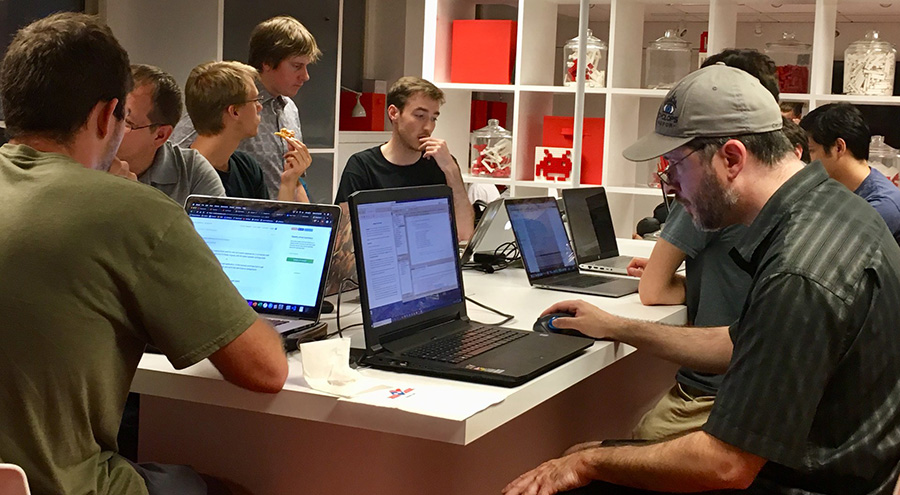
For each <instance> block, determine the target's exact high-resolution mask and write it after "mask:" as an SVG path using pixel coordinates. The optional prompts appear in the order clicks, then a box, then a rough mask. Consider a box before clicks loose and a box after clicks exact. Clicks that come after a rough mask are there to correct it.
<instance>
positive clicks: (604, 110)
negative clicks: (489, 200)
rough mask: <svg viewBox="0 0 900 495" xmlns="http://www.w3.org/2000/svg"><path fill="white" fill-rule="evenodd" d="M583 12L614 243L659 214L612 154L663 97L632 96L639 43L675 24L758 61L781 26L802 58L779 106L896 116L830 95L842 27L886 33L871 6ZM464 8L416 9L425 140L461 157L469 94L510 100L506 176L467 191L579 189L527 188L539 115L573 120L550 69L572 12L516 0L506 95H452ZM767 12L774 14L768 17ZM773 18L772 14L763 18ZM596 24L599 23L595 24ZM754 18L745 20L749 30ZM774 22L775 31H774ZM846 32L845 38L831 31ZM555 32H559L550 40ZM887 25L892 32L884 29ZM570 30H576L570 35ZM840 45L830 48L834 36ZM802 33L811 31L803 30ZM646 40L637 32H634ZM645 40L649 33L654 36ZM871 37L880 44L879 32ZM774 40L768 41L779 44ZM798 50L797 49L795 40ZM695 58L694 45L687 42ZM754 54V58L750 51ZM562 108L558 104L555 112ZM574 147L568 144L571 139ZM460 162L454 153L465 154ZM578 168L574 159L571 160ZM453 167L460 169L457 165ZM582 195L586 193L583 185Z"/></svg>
mask: <svg viewBox="0 0 900 495" xmlns="http://www.w3.org/2000/svg"><path fill="white" fill-rule="evenodd" d="M588 1H589V3H590V7H591V8H590V12H591V13H590V16H591V20H590V25H589V27H590V29H591V30H592V31H593V33H594V35H595V36H597V37H599V38H601V39H603V40H606V41H607V42H608V44H609V54H608V67H607V85H608V87H607V88H587V89H586V90H585V91H584V94H585V107H584V110H585V115H589V114H591V113H594V114H599V115H601V116H603V117H604V118H605V129H606V133H605V136H604V146H603V175H602V177H603V180H602V185H603V186H604V187H605V188H606V191H607V193H608V197H609V199H610V208H611V210H612V212H613V219H614V223H615V228H616V232H617V233H618V236H619V237H630V235H631V232H632V231H633V229H634V226H635V224H636V223H637V221H638V220H639V219H641V218H643V217H644V216H647V215H649V214H650V212H651V211H652V209H653V207H655V206H656V205H657V204H659V202H661V201H662V198H661V197H660V195H661V192H660V191H659V189H657V188H653V187H649V186H647V185H645V184H646V183H648V182H649V181H650V180H649V179H650V176H651V174H652V172H653V171H654V170H655V166H656V165H655V163H649V162H645V163H637V164H635V163H632V162H629V161H627V160H625V159H624V158H623V157H622V151H623V150H624V149H625V148H626V147H627V146H629V145H630V144H631V143H633V142H634V141H636V140H637V139H638V138H639V137H640V136H642V135H644V134H645V133H647V132H650V131H652V129H653V125H654V122H655V118H656V112H657V109H658V107H659V104H660V103H661V102H662V100H663V98H664V97H665V95H666V91H665V90H651V89H644V88H641V82H642V74H643V49H644V47H645V46H646V44H647V41H648V40H649V39H653V38H655V37H656V36H658V35H661V34H662V29H660V27H661V26H664V25H665V24H666V23H668V24H670V25H674V24H679V23H680V24H682V25H685V26H690V30H691V32H692V36H695V37H696V38H698V39H699V33H700V32H702V31H708V36H709V38H708V41H709V44H708V53H710V54H714V53H717V52H719V51H721V50H723V49H725V48H728V47H735V46H746V47H753V48H758V49H762V48H763V47H764V42H765V41H773V40H774V39H777V38H776V37H775V36H776V35H775V33H774V31H772V30H776V31H777V23H776V21H777V20H778V19H783V20H784V22H785V23H790V26H791V27H790V28H786V29H787V30H794V29H793V28H794V27H795V26H797V27H800V28H802V29H803V30H804V33H809V34H811V36H812V44H813V55H812V66H811V81H810V93H809V94H782V96H781V99H782V100H783V101H797V102H803V103H805V104H806V107H807V108H810V109H811V108H815V107H816V106H818V105H822V104H825V103H830V102H839V101H844V102H850V103H854V104H864V105H869V104H872V105H876V104H877V105H900V97H864V96H847V95H835V94H831V80H832V63H833V60H834V58H835V55H838V58H840V56H842V54H843V48H844V47H845V46H846V44H847V43H849V42H850V41H853V40H855V39H858V38H859V37H861V35H857V33H858V32H859V31H860V30H862V29H863V27H862V26H860V25H859V24H850V23H852V21H854V19H855V18H858V17H851V14H845V13H844V12H845V11H846V12H852V16H860V15H866V13H867V12H871V15H870V16H869V17H865V18H864V19H868V21H879V22H883V23H888V22H890V21H889V19H885V18H884V15H885V14H886V13H889V14H890V15H893V16H895V19H894V20H896V19H897V18H900V4H898V6H897V7H893V6H889V7H882V6H881V5H880V3H884V2H878V1H873V0H841V1H838V0H809V1H806V2H772V1H768V2H760V1H740V2H739V1H738V0H699V1H698V0H691V1H680V2H679V1H674V2H673V1H672V0H605V1H592V0H588ZM476 3H484V2H483V1H474V0H425V9H424V36H423V39H424V42H423V64H422V76H423V77H424V78H425V79H428V80H431V81H434V82H435V84H437V85H438V86H439V87H441V88H442V89H444V90H445V92H446V93H447V104H445V105H444V107H443V108H442V114H441V118H440V122H439V125H438V126H437V129H436V131H435V135H436V136H438V137H441V138H443V139H446V140H447V141H448V144H449V145H450V149H451V150H454V153H456V154H458V155H462V154H463V151H462V150H468V146H469V144H468V143H469V141H468V140H469V132H468V129H469V108H470V102H471V99H472V94H473V93H475V92H483V91H488V92H506V93H511V94H512V98H513V119H512V122H511V125H509V126H508V127H509V128H510V129H509V130H510V131H511V132H512V133H513V145H514V150H513V160H512V161H513V164H512V174H511V175H512V178H511V179H494V178H483V177H473V176H470V175H465V176H464V180H465V181H467V182H486V183H493V184H502V185H507V186H509V187H510V188H511V192H512V194H513V195H514V196H524V195H534V194H554V193H555V192H556V189H561V188H566V187H579V186H581V185H582V184H581V183H580V180H579V178H578V177H573V179H572V180H570V181H568V182H565V183H549V182H541V181H534V180H533V177H534V174H533V168H534V167H533V162H534V160H533V158H534V147H535V146H540V144H541V130H542V124H543V116H545V115H574V114H575V112H574V108H562V105H561V104H560V103H559V102H560V101H561V98H562V97H568V98H571V97H572V95H575V94H577V88H576V87H564V86H562V85H561V81H558V80H557V79H558V77H557V76H558V70H557V68H558V67H559V66H561V63H562V62H561V60H560V59H559V57H560V56H561V55H560V54H561V51H560V49H559V48H560V46H561V44H562V43H564V41H563V42H562V43H561V40H565V39H568V38H571V37H572V36H573V35H574V33H573V32H572V31H571V29H573V28H572V26H573V23H572V22H571V21H570V20H568V21H564V20H563V17H561V16H560V14H561V13H562V12H565V14H567V15H575V16H577V15H578V12H579V9H578V3H579V2H578V1H577V0H518V2H517V3H516V4H515V5H516V6H517V10H518V33H517V40H518V46H517V47H516V65H515V71H514V81H513V84H510V85H484V84H459V83H450V82H449V79H450V78H449V73H450V35H451V30H452V22H453V20H456V19H472V18H474V15H475V4H476ZM776 5H777V6H776ZM780 8H784V10H780V11H779V10H775V9H780ZM598 14H599V15H598ZM754 18H755V19H756V20H755V21H754ZM763 18H765V19H766V22H767V23H769V24H767V30H769V31H770V33H769V35H768V36H767V37H766V38H765V39H763V38H761V37H759V35H755V36H754V34H749V36H750V37H748V34H747V33H748V32H751V31H752V29H753V27H752V26H748V23H750V24H759V23H760V22H761V19H763ZM777 22H781V21H777ZM843 22H847V23H848V25H847V26H846V29H845V25H844V24H842V23H843ZM563 23H565V26H566V29H567V31H566V32H564V33H563V32H558V30H559V29H560V26H561V25H563ZM894 24H895V25H896V23H894ZM574 25H576V26H577V23H576V24H574ZM839 25H840V26H841V27H842V29H844V31H845V32H848V33H850V34H849V35H847V36H846V37H844V38H843V39H841V41H840V42H839V44H838V46H836V41H835V32H836V27H837V26H839ZM810 28H811V29H810ZM883 29H884V31H890V30H891V29H893V30H894V31H893V32H894V33H896V34H897V36H896V37H893V36H887V37H886V38H887V39H888V40H891V41H894V42H895V43H897V44H900V28H894V27H891V25H890V24H886V25H885V26H884V27H883ZM645 31H646V32H645ZM657 31H658V32H659V33H658V34H657ZM884 31H882V32H884ZM779 34H780V33H779ZM807 41H808V40H807ZM692 42H693V46H694V48H695V49H696V48H697V47H698V42H697V40H692ZM757 45H758V46H757ZM566 101H569V100H566ZM576 139H580V136H576ZM467 153H468V151H466V152H465V154H467ZM576 159H580V157H576ZM460 162H462V160H460ZM585 185H589V184H585Z"/></svg>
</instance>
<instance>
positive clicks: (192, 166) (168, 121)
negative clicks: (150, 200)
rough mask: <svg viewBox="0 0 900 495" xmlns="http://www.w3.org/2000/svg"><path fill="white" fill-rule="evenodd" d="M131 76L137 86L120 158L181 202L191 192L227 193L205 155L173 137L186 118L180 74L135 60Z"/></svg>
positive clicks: (130, 98)
mask: <svg viewBox="0 0 900 495" xmlns="http://www.w3.org/2000/svg"><path fill="white" fill-rule="evenodd" d="M131 76H132V78H133V79H134V89H133V90H131V92H130V93H128V98H127V99H126V103H125V108H126V109H127V111H128V116H127V117H125V135H124V136H123V137H122V144H121V145H120V146H119V151H118V152H117V153H116V157H117V158H118V159H119V160H121V161H123V162H126V165H125V167H127V170H128V171H129V172H131V173H133V174H135V175H136V178H137V180H138V181H140V182H142V183H144V184H148V185H150V186H153V187H155V188H156V189H159V190H160V191H162V192H164V193H166V195H167V196H169V197H170V198H172V199H173V200H174V201H175V202H176V203H178V204H180V205H183V204H184V201H185V199H187V197H188V196H190V195H191V194H204V195H207V196H224V195H225V188H224V187H223V186H222V181H221V180H220V179H219V176H218V174H216V171H215V169H213V167H212V165H210V164H209V162H208V161H206V158H203V155H201V154H200V153H198V152H196V151H195V150H191V149H185V148H179V147H178V146H175V145H174V144H172V143H171V142H169V140H168V139H169V136H171V135H172V130H173V129H174V128H175V125H176V124H177V123H178V120H179V119H180V118H181V106H182V103H181V89H180V88H179V87H178V84H177V83H176V82H175V78H173V77H172V76H171V75H169V74H168V73H166V72H164V71H163V70H162V69H160V68H158V67H153V66H151V65H132V66H131ZM118 166H119V167H122V164H118Z"/></svg>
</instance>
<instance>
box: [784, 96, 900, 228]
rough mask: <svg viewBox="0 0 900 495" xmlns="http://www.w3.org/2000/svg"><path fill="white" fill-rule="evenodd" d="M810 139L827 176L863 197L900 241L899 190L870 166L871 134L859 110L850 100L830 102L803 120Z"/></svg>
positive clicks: (811, 153) (811, 152)
mask: <svg viewBox="0 0 900 495" xmlns="http://www.w3.org/2000/svg"><path fill="white" fill-rule="evenodd" d="M800 127H802V128H803V129H805V130H806V133H807V136H808V138H809V156H810V158H812V159H813V160H817V161H819V162H821V163H822V165H823V166H824V167H825V170H826V171H827V172H828V175H830V176H831V178H833V179H834V180H836V181H838V182H840V183H841V184H843V185H844V186H846V187H847V189H850V190H851V191H853V192H854V193H856V194H857V195H858V196H860V197H862V198H863V199H865V200H866V201H868V203H869V204H870V205H872V207H873V208H875V210H876V211H877V212H878V214H879V215H881V217H882V218H884V221H885V223H887V226H888V229H890V231H891V233H892V234H893V235H894V239H896V240H897V242H898V243H900V189H897V186H895V185H894V184H893V183H892V182H891V181H890V180H888V178H887V177H885V176H884V174H882V173H881V172H879V171H878V170H875V169H873V168H871V167H869V143H870V141H871V139H872V133H871V131H869V125H868V124H866V121H865V119H864V118H863V116H862V113H860V111H859V109H858V108H856V107H854V106H853V105H851V104H849V103H829V104H827V105H823V106H821V107H817V108H815V109H813V110H812V111H811V112H809V113H808V114H806V117H803V120H801V121H800Z"/></svg>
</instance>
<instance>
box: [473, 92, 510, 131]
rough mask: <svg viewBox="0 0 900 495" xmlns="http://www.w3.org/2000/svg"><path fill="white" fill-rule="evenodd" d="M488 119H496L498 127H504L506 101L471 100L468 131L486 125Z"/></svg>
mask: <svg viewBox="0 0 900 495" xmlns="http://www.w3.org/2000/svg"><path fill="white" fill-rule="evenodd" d="M488 119H497V120H498V121H499V123H500V127H502V128H504V129H508V127H506V103H505V102H502V101H485V100H472V112H471V113H470V114H469V131H475V130H478V129H481V128H482V127H484V126H486V125H487V123H488Z"/></svg>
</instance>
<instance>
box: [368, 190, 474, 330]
mask: <svg viewBox="0 0 900 495" xmlns="http://www.w3.org/2000/svg"><path fill="white" fill-rule="evenodd" d="M357 211H358V218H359V229H360V232H359V233H358V234H359V235H360V240H361V245H362V256H363V263H364V266H365V277H366V285H365V286H366V291H367V297H368V300H369V312H370V317H371V321H372V326H373V327H379V326H383V325H387V324H389V323H395V322H397V321H401V320H404V319H406V318H410V317H413V316H416V315H420V314H423V313H426V312H428V311H432V310H435V309H439V308H444V307H447V306H450V305H452V304H458V303H460V302H461V301H462V290H461V284H460V281H459V278H458V270H457V265H456V263H457V259H456V256H457V248H456V241H455V239H454V238H453V230H452V223H451V222H453V218H452V216H451V213H450V203H449V201H448V198H427V199H419V200H412V201H388V202H382V203H368V204H362V205H359V207H358V210H357Z"/></svg>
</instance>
